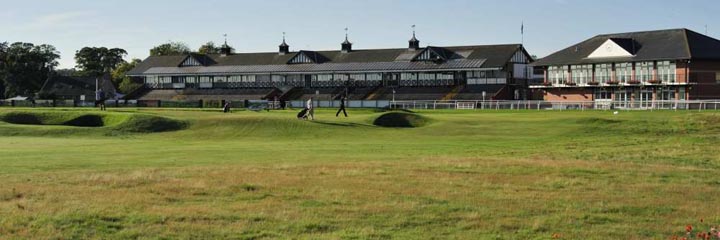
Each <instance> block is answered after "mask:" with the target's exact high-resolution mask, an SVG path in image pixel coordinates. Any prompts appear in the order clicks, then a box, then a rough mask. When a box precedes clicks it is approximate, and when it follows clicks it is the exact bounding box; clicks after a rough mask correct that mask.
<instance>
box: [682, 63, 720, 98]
mask: <svg viewBox="0 0 720 240" xmlns="http://www.w3.org/2000/svg"><path fill="white" fill-rule="evenodd" d="M678 68H679V67H678ZM689 68H690V71H689V78H690V82H691V83H694V84H695V85H693V86H692V87H691V89H690V91H689V93H690V99H691V100H694V99H720V82H718V81H717V79H716V74H717V73H720V62H717V61H691V62H690V64H689ZM678 77H680V76H678Z"/></svg>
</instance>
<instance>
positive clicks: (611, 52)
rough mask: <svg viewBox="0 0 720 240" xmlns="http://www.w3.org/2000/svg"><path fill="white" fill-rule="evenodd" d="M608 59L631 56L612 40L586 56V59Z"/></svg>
mask: <svg viewBox="0 0 720 240" xmlns="http://www.w3.org/2000/svg"><path fill="white" fill-rule="evenodd" d="M609 57H632V54H630V53H629V52H628V51H626V50H625V49H624V48H622V47H620V45H617V43H615V42H613V40H610V39H608V40H607V41H605V43H603V44H602V45H600V47H598V48H597V49H595V51H593V52H592V53H591V54H590V55H589V56H588V58H609Z"/></svg>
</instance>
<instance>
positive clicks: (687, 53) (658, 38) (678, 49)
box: [533, 28, 720, 66]
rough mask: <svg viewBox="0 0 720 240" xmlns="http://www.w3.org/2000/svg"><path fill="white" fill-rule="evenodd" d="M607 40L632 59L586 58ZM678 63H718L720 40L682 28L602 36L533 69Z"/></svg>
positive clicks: (556, 53) (569, 49)
mask: <svg viewBox="0 0 720 240" xmlns="http://www.w3.org/2000/svg"><path fill="white" fill-rule="evenodd" d="M608 39H612V40H613V41H615V42H616V43H618V45H620V46H621V47H623V48H625V49H631V51H628V52H630V53H633V51H632V49H633V47H634V48H635V52H634V53H633V54H634V56H632V57H616V58H592V59H591V58H587V57H588V56H589V55H590V53H592V52H593V51H595V49H597V48H598V47H600V45H602V44H603V43H605V42H606V41H607V40H608ZM628 39H629V40H628ZM633 44H634V46H633ZM681 59H705V60H720V40H717V39H714V38H711V37H708V36H705V35H702V34H700V33H697V32H694V31H691V30H688V29H684V28H682V29H668V30H657V31H646V32H628V33H614V34H604V35H598V36H595V37H592V38H590V39H588V40H585V41H583V42H580V43H578V44H575V45H572V46H570V47H568V48H565V49H563V50H560V51H558V52H555V53H553V54H550V55H549V56H547V57H544V58H542V59H540V60H538V61H536V62H535V63H533V65H535V66H550V65H568V64H589V63H609V62H620V61H626V62H627V61H630V62H637V61H654V60H681Z"/></svg>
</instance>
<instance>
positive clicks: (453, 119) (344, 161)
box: [0, 109, 720, 239]
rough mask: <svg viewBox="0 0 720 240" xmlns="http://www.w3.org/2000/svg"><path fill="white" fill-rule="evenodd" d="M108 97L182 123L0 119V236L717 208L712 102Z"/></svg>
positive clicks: (541, 228)
mask: <svg viewBox="0 0 720 240" xmlns="http://www.w3.org/2000/svg"><path fill="white" fill-rule="evenodd" d="M8 111H10V110H3V109H0V114H2V113H3V112H8ZM13 111H14V110H13ZM28 111H30V110H28ZM86 113H88V114H95V113H96V112H92V111H90V112H86ZM108 114H119V115H123V116H127V117H129V116H134V115H142V116H162V117H165V118H168V119H179V120H181V121H183V122H191V123H192V124H191V125H188V126H187V128H184V129H183V130H179V131H171V132H163V133H156V134H132V133H127V132H121V131H117V132H115V135H110V136H108V135H106V134H97V135H91V134H89V133H88V132H87V131H100V132H102V131H105V129H106V128H107V127H98V128H78V127H71V126H36V125H16V124H7V123H0V135H1V134H3V133H7V132H8V130H7V129H23V130H22V131H21V130H15V133H17V134H15V135H14V136H7V135H1V136H2V137H0V146H2V147H1V148H0V181H2V183H3V187H1V188H0V216H2V218H0V238H59V239H82V238H96V239H127V238H143V239H146V238H150V239H178V238H179V239H189V238H206V239H207V238H230V239H276V238H281V239H285V238H296V239H418V238H421V239H428V238H431V239H432V238H436V239H447V238H449V239H551V238H552V236H553V235H556V236H560V238H561V239H667V238H670V237H671V236H672V235H676V234H682V232H683V231H684V230H683V229H684V226H685V225H686V224H694V225H696V227H702V228H705V227H708V226H707V225H700V226H697V224H696V223H697V222H698V219H700V218H703V219H704V220H705V223H706V224H709V223H713V224H718V223H720V216H718V215H717V212H718V210H720V209H718V207H717V201H716V197H717V196H718V195H720V190H718V187H719V186H720V170H718V169H720V168H719V167H720V157H718V154H717V149H718V148H717V143H718V142H719V140H720V135H719V134H720V132H719V131H718V124H719V123H720V114H718V113H713V112H705V113H697V112H664V111H660V112H622V113H620V114H619V115H612V113H610V112H601V111H597V112H594V111H586V112H574V111H563V112H545V111H540V112H536V111H527V112H525V111H499V112H497V111H477V112H476V111H421V112H418V114H420V115H423V116H427V117H429V118H431V119H433V123H432V124H429V125H426V126H424V127H421V128H410V129H394V128H384V127H377V126H374V125H373V124H372V120H374V119H375V118H377V117H378V116H380V115H381V114H382V113H376V112H374V111H363V110H351V111H350V113H349V114H350V118H335V116H334V111H328V110H318V111H317V117H318V120H317V121H314V122H311V121H300V120H296V119H295V118H294V114H295V111H278V112H269V113H267V112H259V113H256V112H238V113H234V114H222V113H216V112H205V111H172V110H150V111H148V110H141V111H136V110H132V109H131V110H127V112H110V113H108ZM121 125H122V123H120V122H118V123H117V125H116V126H121ZM46 128H53V129H61V130H67V129H70V130H72V131H67V132H52V131H48V130H47V129H46ZM77 129H83V130H84V131H79V130H77ZM41 133H42V134H41ZM60 136H62V137H60Z"/></svg>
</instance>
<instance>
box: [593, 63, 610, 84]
mask: <svg viewBox="0 0 720 240" xmlns="http://www.w3.org/2000/svg"><path fill="white" fill-rule="evenodd" d="M611 73H612V64H609V63H604V64H596V65H595V81H597V82H599V83H607V82H610V75H611Z"/></svg>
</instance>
